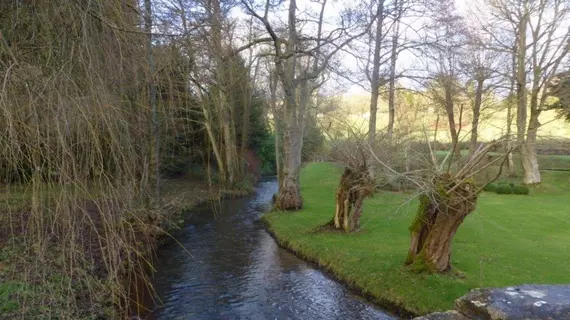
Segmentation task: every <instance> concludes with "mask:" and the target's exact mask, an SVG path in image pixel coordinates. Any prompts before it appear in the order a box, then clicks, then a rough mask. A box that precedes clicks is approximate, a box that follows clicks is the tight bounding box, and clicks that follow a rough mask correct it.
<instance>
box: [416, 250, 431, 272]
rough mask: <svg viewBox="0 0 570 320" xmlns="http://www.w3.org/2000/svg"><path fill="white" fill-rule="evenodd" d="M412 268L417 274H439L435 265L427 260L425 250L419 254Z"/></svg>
mask: <svg viewBox="0 0 570 320" xmlns="http://www.w3.org/2000/svg"><path fill="white" fill-rule="evenodd" d="M410 267H411V269H412V271H413V272H415V273H424V272H425V273H430V274H431V273H437V268H436V267H435V265H434V264H433V263H431V262H430V261H429V260H428V259H427V258H426V254H425V250H422V251H420V253H418V255H417V256H416V257H415V259H414V261H413V263H412V264H411V266H410Z"/></svg>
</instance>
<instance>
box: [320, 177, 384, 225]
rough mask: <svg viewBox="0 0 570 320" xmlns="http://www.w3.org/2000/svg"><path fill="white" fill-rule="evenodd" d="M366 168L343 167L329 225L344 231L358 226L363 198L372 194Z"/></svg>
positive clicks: (370, 179)
mask: <svg viewBox="0 0 570 320" xmlns="http://www.w3.org/2000/svg"><path fill="white" fill-rule="evenodd" d="M372 181H373V180H372V178H371V176H370V173H369V170H368V168H366V167H365V166H363V167H362V168H358V169H352V168H348V167H347V168H345V170H344V173H343V175H342V176H341V178H340V184H339V186H338V188H337V190H336V210H335V214H334V218H333V221H332V222H331V225H332V226H333V227H334V228H335V229H339V230H343V231H345V232H352V231H356V230H358V229H359V228H360V217H361V216H362V204H363V202H364V198H366V197H368V196H370V195H372V193H373V191H374V186H373V183H372Z"/></svg>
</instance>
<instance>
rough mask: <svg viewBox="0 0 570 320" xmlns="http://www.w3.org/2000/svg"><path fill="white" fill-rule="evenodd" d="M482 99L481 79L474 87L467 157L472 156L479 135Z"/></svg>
mask: <svg viewBox="0 0 570 320" xmlns="http://www.w3.org/2000/svg"><path fill="white" fill-rule="evenodd" d="M482 101H483V79H478V80H477V88H476V89H475V103H474V104H473V121H471V142H470V145H469V157H471V156H473V154H474V153H475V151H476V150H477V138H478V136H479V134H478V129H479V116H480V114H481V104H482Z"/></svg>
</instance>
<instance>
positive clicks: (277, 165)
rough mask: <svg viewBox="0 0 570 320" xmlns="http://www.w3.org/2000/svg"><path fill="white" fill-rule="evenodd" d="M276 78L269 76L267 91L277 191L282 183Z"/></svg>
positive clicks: (272, 74)
mask: <svg viewBox="0 0 570 320" xmlns="http://www.w3.org/2000/svg"><path fill="white" fill-rule="evenodd" d="M277 80H278V79H277V76H276V75H275V73H273V72H272V73H271V74H270V76H269V91H270V94H271V101H270V103H271V112H272V113H273V126H274V132H273V134H274V135H275V137H274V138H275V171H276V172H277V181H278V185H279V189H281V184H282V182H283V167H282V163H281V147H280V145H281V142H280V140H281V121H282V120H281V114H280V113H279V112H278V111H277Z"/></svg>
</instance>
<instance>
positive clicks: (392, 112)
mask: <svg viewBox="0 0 570 320" xmlns="http://www.w3.org/2000/svg"><path fill="white" fill-rule="evenodd" d="M394 7H395V8H396V15H397V16H396V18H394V19H395V21H394V23H395V26H394V34H393V35H392V52H391V53H390V83H389V89H388V90H389V92H388V132H387V136H388V141H389V142H390V144H391V142H392V136H393V134H394V122H395V119H396V62H397V60H398V37H399V32H400V10H399V7H398V0H395V1H394Z"/></svg>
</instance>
